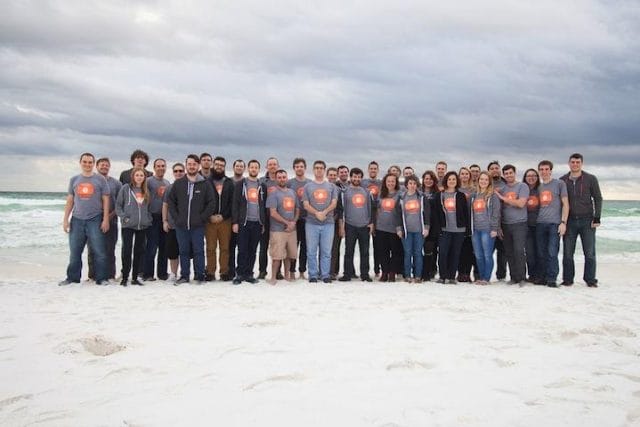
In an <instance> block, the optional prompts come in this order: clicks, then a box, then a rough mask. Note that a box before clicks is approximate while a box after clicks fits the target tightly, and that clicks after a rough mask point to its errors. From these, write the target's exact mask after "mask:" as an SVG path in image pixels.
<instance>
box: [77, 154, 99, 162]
mask: <svg viewBox="0 0 640 427" xmlns="http://www.w3.org/2000/svg"><path fill="white" fill-rule="evenodd" d="M84 156H89V157H91V158H92V159H93V160H94V161H95V159H96V156H94V155H93V154H91V153H82V154H80V161H82V158H83V157H84Z"/></svg>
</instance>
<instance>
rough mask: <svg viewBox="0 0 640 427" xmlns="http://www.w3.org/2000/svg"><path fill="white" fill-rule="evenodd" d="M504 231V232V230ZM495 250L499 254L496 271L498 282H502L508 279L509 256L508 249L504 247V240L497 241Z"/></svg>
mask: <svg viewBox="0 0 640 427" xmlns="http://www.w3.org/2000/svg"><path fill="white" fill-rule="evenodd" d="M503 231H504V230H503ZM494 246H495V248H496V249H495V250H496V252H497V253H498V255H497V258H496V262H497V265H498V267H497V270H496V278H497V279H498V280H502V279H504V278H505V277H507V260H508V256H507V254H506V248H505V246H504V240H500V239H497V240H496V244H495V245H494Z"/></svg>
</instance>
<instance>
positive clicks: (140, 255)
mask: <svg viewBox="0 0 640 427" xmlns="http://www.w3.org/2000/svg"><path fill="white" fill-rule="evenodd" d="M146 236H147V233H146V232H145V231H144V230H137V231H135V232H134V237H135V244H134V245H133V269H132V272H131V278H132V279H137V278H138V274H139V273H140V272H141V271H142V267H143V263H144V259H145V254H144V251H145V248H146V245H147V242H146Z"/></svg>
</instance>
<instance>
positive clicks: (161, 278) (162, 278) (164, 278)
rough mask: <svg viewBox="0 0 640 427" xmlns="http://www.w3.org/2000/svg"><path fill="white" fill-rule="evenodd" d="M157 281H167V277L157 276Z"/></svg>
mask: <svg viewBox="0 0 640 427" xmlns="http://www.w3.org/2000/svg"><path fill="white" fill-rule="evenodd" d="M158 280H162V281H165V280H169V275H165V276H158Z"/></svg>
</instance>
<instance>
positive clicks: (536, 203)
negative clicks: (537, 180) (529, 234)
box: [527, 187, 540, 226]
mask: <svg viewBox="0 0 640 427" xmlns="http://www.w3.org/2000/svg"><path fill="white" fill-rule="evenodd" d="M539 210H540V198H539V197H538V189H537V188H531V187H529V199H527V225H529V226H535V225H536V222H538V211H539Z"/></svg>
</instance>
